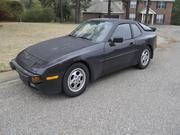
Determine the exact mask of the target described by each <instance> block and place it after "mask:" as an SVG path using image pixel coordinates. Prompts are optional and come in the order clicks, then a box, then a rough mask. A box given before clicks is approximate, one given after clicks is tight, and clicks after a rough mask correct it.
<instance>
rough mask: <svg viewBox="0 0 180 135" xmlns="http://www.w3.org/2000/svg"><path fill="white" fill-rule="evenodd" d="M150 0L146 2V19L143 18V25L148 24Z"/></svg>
mask: <svg viewBox="0 0 180 135" xmlns="http://www.w3.org/2000/svg"><path fill="white" fill-rule="evenodd" d="M150 4H151V0H148V1H147V8H146V17H145V23H146V24H148V16H149V8H150Z"/></svg>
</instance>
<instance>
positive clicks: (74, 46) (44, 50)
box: [25, 36, 95, 62]
mask: <svg viewBox="0 0 180 135" xmlns="http://www.w3.org/2000/svg"><path fill="white" fill-rule="evenodd" d="M94 44H95V43H94V42H92V41H88V40H86V39H80V38H75V37H71V36H65V37H59V38H55V39H51V40H47V41H44V42H41V43H38V44H36V45H33V46H31V47H29V48H27V49H26V50H25V51H27V52H28V53H29V54H31V55H33V56H36V57H38V58H40V59H42V60H44V61H46V62H51V61H53V60H55V59H58V58H60V57H62V56H64V55H66V54H68V53H71V52H73V51H76V50H79V49H82V48H85V47H88V46H91V45H94Z"/></svg>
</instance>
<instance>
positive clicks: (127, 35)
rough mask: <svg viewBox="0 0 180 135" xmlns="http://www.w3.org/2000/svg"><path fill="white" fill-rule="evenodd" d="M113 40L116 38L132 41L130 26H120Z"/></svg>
mask: <svg viewBox="0 0 180 135" xmlns="http://www.w3.org/2000/svg"><path fill="white" fill-rule="evenodd" d="M112 37H113V38H114V37H119V38H123V39H124V40H127V39H131V38H132V36H131V29H130V26H129V24H121V25H119V26H118V27H117V28H116V30H115V31H114V33H113V36H112Z"/></svg>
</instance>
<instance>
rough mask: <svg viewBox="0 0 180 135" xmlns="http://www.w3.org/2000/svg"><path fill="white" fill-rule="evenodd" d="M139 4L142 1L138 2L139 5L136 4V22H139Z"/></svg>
mask: <svg viewBox="0 0 180 135" xmlns="http://www.w3.org/2000/svg"><path fill="white" fill-rule="evenodd" d="M139 2H140V0H137V3H136V17H135V20H136V21H138V9H139Z"/></svg>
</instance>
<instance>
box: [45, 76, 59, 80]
mask: <svg viewBox="0 0 180 135" xmlns="http://www.w3.org/2000/svg"><path fill="white" fill-rule="evenodd" d="M58 78H59V76H58V75H56V76H49V77H46V80H48V81H50V80H55V79H58Z"/></svg>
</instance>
